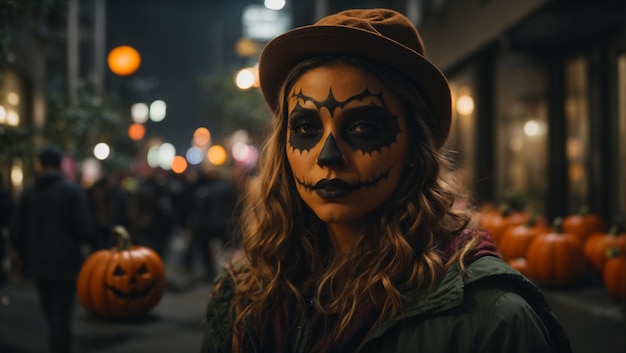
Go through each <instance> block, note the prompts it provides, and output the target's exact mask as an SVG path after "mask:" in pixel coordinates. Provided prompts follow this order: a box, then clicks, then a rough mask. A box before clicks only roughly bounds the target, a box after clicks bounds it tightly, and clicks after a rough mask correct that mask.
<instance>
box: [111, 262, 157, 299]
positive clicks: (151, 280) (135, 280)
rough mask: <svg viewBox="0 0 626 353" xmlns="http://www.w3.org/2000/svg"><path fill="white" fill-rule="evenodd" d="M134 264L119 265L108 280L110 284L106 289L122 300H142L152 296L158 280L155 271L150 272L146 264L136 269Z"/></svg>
mask: <svg viewBox="0 0 626 353" xmlns="http://www.w3.org/2000/svg"><path fill="white" fill-rule="evenodd" d="M132 265H133V263H131V262H127V263H118V264H117V265H116V266H115V269H114V270H113V273H112V274H111V276H110V277H109V278H108V279H109V280H112V281H109V283H105V287H106V288H107V289H108V290H109V291H111V292H112V293H113V294H114V295H115V296H116V297H118V298H119V299H122V300H141V299H142V298H144V297H146V296H147V295H149V294H150V291H151V290H152V289H153V288H154V286H155V283H156V278H155V277H154V275H153V271H150V270H148V266H147V264H146V263H142V264H141V265H139V266H138V267H137V268H136V269H135V268H133V266H132Z"/></svg>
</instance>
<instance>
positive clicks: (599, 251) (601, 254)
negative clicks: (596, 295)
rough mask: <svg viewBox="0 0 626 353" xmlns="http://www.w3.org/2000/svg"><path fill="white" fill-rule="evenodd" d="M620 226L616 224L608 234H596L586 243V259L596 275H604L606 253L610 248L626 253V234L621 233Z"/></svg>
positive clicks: (584, 248)
mask: <svg viewBox="0 0 626 353" xmlns="http://www.w3.org/2000/svg"><path fill="white" fill-rule="evenodd" d="M619 228H620V224H619V223H616V224H614V225H613V226H611V228H610V229H609V231H608V232H606V233H594V234H592V235H591V236H589V238H587V240H586V241H585V243H584V246H583V251H584V253H585V258H586V259H587V261H588V262H589V264H590V265H591V268H592V270H593V271H594V272H595V273H596V274H602V270H603V269H604V264H605V262H606V260H607V257H606V252H607V249H609V248H610V247H615V248H616V249H617V250H619V251H620V252H622V253H626V233H623V232H620V231H619Z"/></svg>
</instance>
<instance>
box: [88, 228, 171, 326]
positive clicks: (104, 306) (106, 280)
mask: <svg viewBox="0 0 626 353" xmlns="http://www.w3.org/2000/svg"><path fill="white" fill-rule="evenodd" d="M119 233H120V234H118V236H120V237H121V238H120V239H122V241H120V242H119V243H118V247H117V249H112V250H100V251H97V252H96V253H94V254H93V255H91V256H90V257H89V259H87V261H86V262H85V264H84V265H83V268H82V269H81V273H80V274H79V278H78V297H79V299H80V302H81V304H82V305H83V307H85V309H86V310H87V311H88V312H90V313H93V314H96V315H98V316H101V317H104V318H115V319H131V318H136V317H139V316H141V315H143V314H145V313H147V312H148V311H150V310H151V309H152V308H154V307H155V306H156V305H157V304H158V303H159V302H160V301H161V298H162V297H163V293H164V291H165V269H164V266H163V262H162V261H161V258H160V257H159V255H158V254H157V253H156V252H154V251H153V250H152V249H150V248H147V247H143V246H131V245H130V239H129V236H128V234H127V233H126V231H125V230H123V231H121V230H120V231H119Z"/></svg>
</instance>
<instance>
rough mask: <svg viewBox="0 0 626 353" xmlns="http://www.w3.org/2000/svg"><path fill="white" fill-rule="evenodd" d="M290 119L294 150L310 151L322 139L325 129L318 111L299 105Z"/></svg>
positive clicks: (291, 142)
mask: <svg viewBox="0 0 626 353" xmlns="http://www.w3.org/2000/svg"><path fill="white" fill-rule="evenodd" d="M288 119H289V130H291V134H290V135H289V144H290V145H291V147H292V148H293V149H294V150H300V151H301V152H302V151H308V150H310V149H311V148H313V147H314V146H315V145H317V143H318V142H319V141H320V140H321V139H322V135H323V133H324V128H323V126H322V122H321V121H320V118H319V116H318V113H317V111H314V110H311V109H305V108H303V107H302V106H301V105H300V103H298V104H297V105H296V107H295V108H294V109H293V110H292V111H291V114H289V118H288Z"/></svg>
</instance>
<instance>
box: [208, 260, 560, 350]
mask: <svg viewBox="0 0 626 353" xmlns="http://www.w3.org/2000/svg"><path fill="white" fill-rule="evenodd" d="M231 295H232V288H229V287H226V286H225V287H223V290H222V291H220V292H219V293H218V294H217V295H216V296H215V297H214V298H213V299H212V300H211V302H210V303H209V306H208V310H207V327H206V331H205V337H204V342H203V346H202V352H203V353H218V352H223V353H226V352H230V340H231V324H232V321H231V319H230V318H229V316H228V312H227V311H228V303H229V302H230V296H231ZM250 337H254V336H253V335H251V336H250ZM304 338H305V341H306V333H305V335H304ZM296 341H300V340H296ZM301 343H302V342H301ZM255 345H256V344H255V343H254V341H253V342H250V345H249V348H248V349H249V351H250V352H260V351H259V350H256V349H255V348H254V346H255ZM303 346H306V344H303ZM247 351H248V350H247ZM297 351H299V349H297V348H296V352H297ZM359 352H362V353H378V352H381V353H382V352H384V353H394V352H412V353H419V352H425V353H450V352H454V353H460V352H467V353H480V352H484V353H492V352H507V353H516V352H520V353H521V352H525V353H547V352H559V353H560V352H571V348H570V345H569V340H568V339H567V337H566V335H565V333H564V331H563V329H562V327H561V325H560V324H559V322H558V321H557V319H556V318H555V317H554V315H553V314H552V312H551V311H550V308H549V307H548V304H547V303H546V301H545V299H544V298H543V295H542V294H541V293H540V291H539V290H538V289H537V287H535V286H534V285H533V284H532V283H531V282H530V281H529V280H528V279H526V278H525V277H523V276H522V275H521V274H520V273H519V272H517V271H516V270H514V269H512V268H511V267H509V266H508V265H507V264H506V263H504V262H503V261H502V260H500V259H498V258H496V257H493V256H485V257H482V258H479V259H478V260H476V261H474V262H473V263H472V264H471V265H470V266H469V267H468V268H467V271H466V273H465V274H464V275H463V274H462V273H461V271H460V269H459V267H458V266H454V267H452V268H450V269H449V270H448V271H447V272H446V274H445V276H444V278H443V280H442V282H441V283H440V285H439V286H437V287H436V288H435V289H434V290H433V291H431V292H428V293H420V294H415V295H407V296H405V310H404V312H403V313H402V314H401V315H398V316H396V317H393V318H391V319H388V320H385V321H384V322H382V323H381V324H379V325H377V326H376V327H374V328H373V329H372V330H371V332H370V333H369V334H368V335H367V337H366V338H365V340H364V341H363V342H362V344H361V347H360V349H359Z"/></svg>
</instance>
